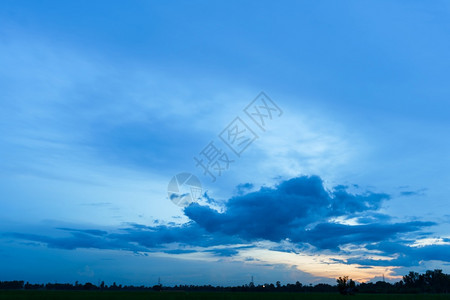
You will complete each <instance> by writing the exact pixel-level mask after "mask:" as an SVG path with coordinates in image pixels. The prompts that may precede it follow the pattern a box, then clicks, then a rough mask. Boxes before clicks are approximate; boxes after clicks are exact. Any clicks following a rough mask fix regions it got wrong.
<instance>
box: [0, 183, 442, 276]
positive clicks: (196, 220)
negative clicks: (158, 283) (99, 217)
mask: <svg viewBox="0 0 450 300" xmlns="http://www.w3.org/2000/svg"><path fill="white" fill-rule="evenodd" d="M389 198H390V196H389V195H387V194H383V193H373V192H370V191H365V192H363V193H359V194H357V193H350V192H349V191H348V188H347V187H345V186H336V187H334V188H333V189H332V190H331V191H328V190H326V189H325V188H324V185H323V182H322V179H321V178H320V177H318V176H302V177H296V178H292V179H289V180H286V181H282V182H281V183H279V184H278V185H277V186H275V187H273V188H269V187H261V188H260V189H259V190H257V191H254V192H249V193H247V194H242V193H240V194H239V195H237V196H235V197H232V198H231V199H229V200H228V201H227V202H225V204H224V209H223V211H222V212H219V211H217V210H215V209H213V208H211V207H210V206H207V205H201V204H198V203H194V204H191V205H190V206H189V207H186V208H185V210H184V213H185V215H186V216H187V217H188V218H189V219H190V221H189V222H187V223H185V224H181V225H176V224H166V225H161V224H159V225H158V224H156V225H152V226H147V225H141V224H127V225H126V226H125V227H124V228H120V229H115V230H111V231H107V230H98V229H77V228H75V229H74V228H67V227H59V228H57V229H58V231H59V232H68V233H69V235H67V234H65V235H64V236H61V235H60V234H57V235H40V234H32V233H18V232H7V233H3V234H2V235H3V236H4V237H9V238H11V237H13V238H16V239H21V240H27V241H33V242H39V243H44V244H46V245H47V246H48V247H51V248H59V249H69V250H71V249H77V248H95V249H113V250H126V251H132V252H139V253H149V252H165V253H167V254H173V255H177V254H186V253H193V252H202V253H210V254H211V253H212V254H213V255H215V256H219V257H220V256H222V257H232V256H234V255H236V254H238V253H239V250H240V249H242V248H246V249H248V248H253V247H256V246H255V245H256V243H261V242H271V243H272V245H273V244H275V245H278V246H276V247H275V248H273V249H274V250H277V251H280V250H281V251H286V252H295V251H298V252H300V251H302V252H306V253H309V254H312V253H320V252H321V251H328V252H331V253H335V254H336V255H338V254H341V255H342V254H347V255H350V254H354V253H352V252H351V251H348V250H346V249H348V247H356V248H358V249H363V251H359V252H358V255H357V256H352V258H349V259H342V260H339V259H338V260H337V261H339V262H340V263H346V264H358V265H362V266H405V267H406V266H412V265H417V264H418V263H419V261H420V260H441V261H446V262H448V261H450V257H448V255H444V254H443V253H449V251H448V247H449V245H447V244H444V245H427V246H424V247H420V248H419V247H414V246H411V244H412V243H413V242H414V241H415V240H416V239H418V238H419V237H420V238H423V237H424V236H425V237H426V236H428V235H429V233H426V232H423V231H422V230H423V229H424V228H427V227H430V226H433V225H435V223H433V222H424V221H408V222H392V218H391V217H390V216H388V215H385V214H382V213H380V208H381V206H382V204H383V202H384V201H386V200H388V199H389ZM211 200H212V199H209V201H211ZM286 245H289V246H288V247H286ZM374 251H376V253H378V255H380V256H384V257H385V259H373V258H371V257H369V256H368V254H369V253H374Z"/></svg>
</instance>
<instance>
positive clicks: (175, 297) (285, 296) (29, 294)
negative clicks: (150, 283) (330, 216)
mask: <svg viewBox="0 0 450 300" xmlns="http://www.w3.org/2000/svg"><path fill="white" fill-rule="evenodd" d="M6 299H17V300H25V299H36V300H47V299H48V300H53V299H54V300H59V299H65V300H66V299H67V300H81V299H87V300H90V299H92V300H94V299H95V300H106V299H127V300H128V299H130V300H141V299H148V300H152V299H155V300H158V299H161V300H184V299H186V300H194V299H200V300H202V299H205V300H206V299H219V300H222V299H223V300H245V299H255V300H260V299H261V300H265V299H267V300H269V299H277V300H278V299H279V300H290V299H305V300H307V299H311V300H315V299H316V300H322V299H354V300H358V299H374V300H375V299H388V300H389V299H392V300H403V299H405V300H407V299H450V294H448V295H422V294H419V295H393V294H391V295H373V294H372V295H370V294H359V295H356V296H341V295H339V294H321V293H317V294H303V293H231V292H229V293H222V292H217V293H207V292H123V291H119V292H116V291H115V292H112V291H104V292H101V291H0V300H6Z"/></svg>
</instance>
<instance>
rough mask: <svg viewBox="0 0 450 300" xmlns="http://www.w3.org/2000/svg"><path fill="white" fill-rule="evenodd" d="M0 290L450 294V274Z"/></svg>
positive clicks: (17, 284) (19, 284)
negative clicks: (394, 279) (332, 282)
mask: <svg viewBox="0 0 450 300" xmlns="http://www.w3.org/2000/svg"><path fill="white" fill-rule="evenodd" d="M0 289H25V290H105V291H114V290H124V291H132V290H141V291H142V290H147V291H205V292H206V291H211V292H213V291H217V292H302V293H311V292H318V293H333V292H340V293H341V294H344V295H352V294H354V293H356V292H359V293H383V294H390V293H449V292H450V275H449V274H445V273H443V272H442V270H433V271H426V272H425V273H424V274H419V273H416V272H409V274H408V275H405V276H403V279H402V280H400V281H399V282H396V283H393V284H392V283H389V282H385V281H378V282H376V283H372V282H369V283H361V284H356V283H355V282H354V281H353V280H352V279H349V278H348V276H344V277H339V278H338V279H337V285H330V284H325V283H319V284H316V285H311V284H310V285H303V284H302V283H300V282H298V281H297V282H296V283H295V284H291V283H288V284H286V285H281V283H280V282H279V281H277V282H276V283H275V284H273V283H266V284H260V285H255V284H253V282H251V283H250V284H245V285H242V286H232V287H223V286H212V285H175V286H173V287H166V286H163V285H161V284H157V285H154V286H152V287H148V286H133V285H124V286H122V285H121V284H120V285H117V284H116V283H115V282H114V283H113V284H112V285H109V286H108V285H106V284H105V282H103V281H102V282H101V283H100V284H99V285H98V286H97V285H94V284H92V283H90V282H87V283H84V284H80V283H78V281H77V282H75V284H71V283H47V284H30V283H28V282H27V283H24V281H0Z"/></svg>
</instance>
